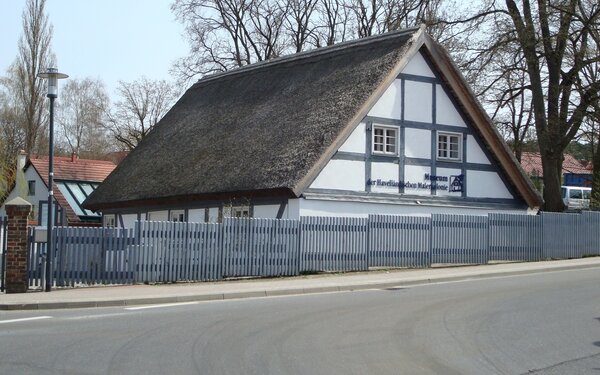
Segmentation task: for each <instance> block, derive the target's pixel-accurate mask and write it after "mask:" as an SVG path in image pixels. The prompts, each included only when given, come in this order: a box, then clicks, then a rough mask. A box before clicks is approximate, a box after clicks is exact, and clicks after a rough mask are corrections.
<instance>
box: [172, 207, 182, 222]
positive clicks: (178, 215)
mask: <svg viewBox="0 0 600 375" xmlns="http://www.w3.org/2000/svg"><path fill="white" fill-rule="evenodd" d="M171 221H174V222H176V223H183V222H184V221H185V211H183V210H178V211H171Z"/></svg>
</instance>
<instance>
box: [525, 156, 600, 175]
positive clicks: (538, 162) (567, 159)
mask: <svg viewBox="0 0 600 375" xmlns="http://www.w3.org/2000/svg"><path fill="white" fill-rule="evenodd" d="M521 167H523V170H525V173H527V174H528V175H529V176H533V177H543V176H544V171H543V169H542V156H541V155H540V153H539V152H523V154H522V155H521ZM592 172H593V167H592V164H591V163H587V164H583V163H582V162H580V161H579V160H577V159H575V157H574V156H573V155H571V154H565V155H564V161H563V166H562V173H563V174H567V173H573V174H592Z"/></svg>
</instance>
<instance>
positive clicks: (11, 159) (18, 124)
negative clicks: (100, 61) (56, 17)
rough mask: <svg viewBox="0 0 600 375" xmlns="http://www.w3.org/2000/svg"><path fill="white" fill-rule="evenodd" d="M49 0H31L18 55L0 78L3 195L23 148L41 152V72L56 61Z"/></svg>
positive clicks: (43, 118)
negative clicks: (53, 50)
mask: <svg viewBox="0 0 600 375" xmlns="http://www.w3.org/2000/svg"><path fill="white" fill-rule="evenodd" d="M44 8H45V0H28V1H27V3H26V5H25V9H24V10H23V14H22V25H23V30H22V34H21V36H20V38H19V41H18V55H17V57H16V59H15V61H14V62H13V63H12V64H11V66H10V67H9V69H8V71H7V73H6V75H5V76H3V77H1V78H0V198H2V195H3V194H4V193H6V189H8V188H9V187H10V186H11V185H12V184H13V182H14V178H15V175H16V174H15V158H16V155H17V152H18V151H19V150H22V149H23V150H26V151H27V152H28V153H36V152H38V153H39V152H41V151H43V150H44V149H45V148H44V146H43V145H42V146H41V147H40V145H41V141H43V140H45V139H46V138H45V135H44V134H43V129H44V125H45V121H46V116H47V115H46V114H47V110H45V109H44V96H45V95H44V94H45V89H44V82H43V80H42V79H40V78H38V77H37V75H38V73H40V72H41V71H45V70H46V69H47V68H48V67H49V66H50V65H52V64H53V61H54V59H53V55H52V52H51V49H50V42H51V39H52V26H51V25H50V24H49V23H48V17H47V16H46V14H45V11H44Z"/></svg>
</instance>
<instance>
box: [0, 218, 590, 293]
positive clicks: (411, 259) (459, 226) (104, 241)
mask: <svg viewBox="0 0 600 375" xmlns="http://www.w3.org/2000/svg"><path fill="white" fill-rule="evenodd" d="M0 223H1V222H0ZM0 228H2V226H1V225H0ZM0 230H1V229H0ZM3 233H5V232H0V236H1V235H2V234H3ZM34 238H35V229H33V228H31V229H30V232H29V239H30V245H29V247H30V250H29V277H30V286H41V285H42V279H43V277H44V274H43V269H44V267H43V265H44V261H45V258H44V257H45V254H46V251H45V249H46V244H44V243H36V242H35V241H34ZM52 245H53V246H54V248H55V251H54V254H55V255H54V257H55V259H54V261H53V270H52V278H53V280H54V283H55V285H56V286H73V285H79V284H132V283H143V282H151V283H154V282H174V281H206V280H219V279H222V278H226V277H245V276H291V275H298V274H301V273H304V272H314V271H362V270H367V269H368V268H369V267H411V268H424V267H430V266H431V265H432V264H485V263H488V262H490V261H538V260H541V259H547V258H555V259H565V258H577V257H581V256H586V255H600V212H584V213H581V214H554V213H552V214H550V213H544V214H542V215H539V216H528V215H511V214H489V215H488V216H469V215H441V214H436V215H432V216H431V217H414V216H388V215H371V216H369V217H368V218H333V217H302V218H301V219H300V220H277V219H225V220H224V222H223V223H220V224H216V223H174V222H138V223H136V227H135V228H134V229H115V228H72V227H71V228H64V227H59V228H56V229H55V233H54V236H53V243H52Z"/></svg>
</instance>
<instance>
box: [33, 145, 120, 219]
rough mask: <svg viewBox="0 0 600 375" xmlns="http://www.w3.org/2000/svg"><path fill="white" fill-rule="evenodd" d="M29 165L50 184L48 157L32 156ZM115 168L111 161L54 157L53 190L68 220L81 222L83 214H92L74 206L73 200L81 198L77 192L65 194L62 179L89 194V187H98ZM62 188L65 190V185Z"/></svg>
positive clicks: (46, 183) (85, 194)
mask: <svg viewBox="0 0 600 375" xmlns="http://www.w3.org/2000/svg"><path fill="white" fill-rule="evenodd" d="M29 166H32V167H33V168H34V169H35V170H36V171H37V173H38V175H39V176H40V178H41V179H42V181H43V182H44V184H45V185H46V186H48V157H47V156H42V157H37V158H30V159H28V160H27V163H26V164H25V169H27V168H28V167H29ZM114 169H115V164H114V163H113V162H111V161H104V160H89V159H79V158H76V157H61V156H55V157H54V161H53V172H54V182H55V184H54V185H53V189H52V191H53V194H54V198H55V199H56V202H57V203H58V204H59V205H60V206H61V207H62V208H63V209H64V210H65V213H66V216H67V221H68V222H69V223H70V224H73V223H78V222H81V221H82V218H81V216H86V215H88V214H91V212H86V211H84V210H81V209H79V208H77V207H72V205H73V203H74V202H73V200H75V201H79V199H77V195H76V194H73V195H72V196H68V197H67V196H65V194H63V191H61V186H60V185H61V183H62V182H61V181H64V182H65V183H71V182H73V183H75V184H74V185H81V186H82V192H83V193H84V194H83V195H84V196H87V195H88V194H89V193H91V191H90V190H89V189H90V188H91V189H94V188H96V187H97V186H98V185H99V183H100V182H102V181H104V179H105V178H106V177H107V176H108V175H109V174H110V173H111V172H112V171H113V170H114ZM82 183H83V184H82ZM83 188H85V189H83ZM62 189H63V190H64V187H62ZM71 191H72V190H71ZM75 203H76V202H75ZM80 203H81V202H80ZM81 214H83V215H81Z"/></svg>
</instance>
